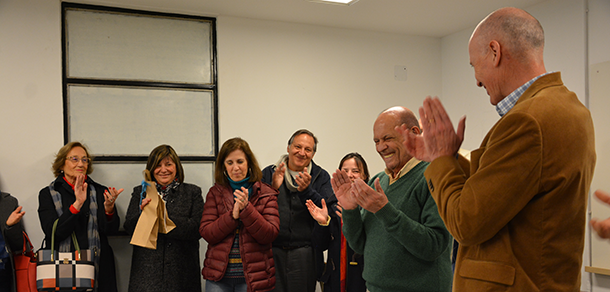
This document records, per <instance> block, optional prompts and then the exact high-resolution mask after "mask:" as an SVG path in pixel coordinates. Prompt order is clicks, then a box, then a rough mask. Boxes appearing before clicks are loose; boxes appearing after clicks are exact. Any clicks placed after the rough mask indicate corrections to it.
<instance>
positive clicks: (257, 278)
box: [199, 182, 280, 292]
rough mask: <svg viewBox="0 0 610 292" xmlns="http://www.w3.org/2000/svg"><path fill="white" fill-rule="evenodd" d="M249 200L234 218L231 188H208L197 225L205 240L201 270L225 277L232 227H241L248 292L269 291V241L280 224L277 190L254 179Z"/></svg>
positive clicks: (272, 269) (214, 278) (207, 275)
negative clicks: (238, 217) (198, 224)
mask: <svg viewBox="0 0 610 292" xmlns="http://www.w3.org/2000/svg"><path fill="white" fill-rule="evenodd" d="M249 201H250V203H249V204H248V205H247V206H246V208H244V210H242V211H241V214H240V220H235V219H233V217H232V216H231V214H232V211H233V205H234V201H233V191H232V190H231V188H230V187H229V186H222V185H219V184H215V185H214V186H212V187H211V188H210V190H209V192H208V195H207V197H206V201H205V204H204V207H203V216H202V217H201V225H200V226H199V233H201V236H202V237H203V238H204V239H205V240H206V241H207V242H208V250H207V251H206V253H205V260H204V262H203V266H204V267H203V271H202V272H201V274H202V275H203V278H205V279H206V280H212V281H219V280H221V279H222V278H223V277H224V274H225V271H226V269H227V265H228V262H229V251H230V250H231V246H232V245H233V240H234V238H235V230H236V229H237V228H240V230H239V234H240V235H239V250H240V253H241V259H242V263H243V266H244V276H245V278H246V284H247V285H248V292H254V291H269V290H271V289H273V288H274V287H275V267H274V262H273V252H272V251H271V243H272V242H273V240H275V238H276V237H277V235H278V232H279V226H280V217H279V213H278V209H277V191H276V190H275V189H273V188H271V186H269V185H268V184H265V183H262V182H256V183H255V184H254V185H253V186H252V194H251V195H250V199H249ZM240 221H241V225H240Z"/></svg>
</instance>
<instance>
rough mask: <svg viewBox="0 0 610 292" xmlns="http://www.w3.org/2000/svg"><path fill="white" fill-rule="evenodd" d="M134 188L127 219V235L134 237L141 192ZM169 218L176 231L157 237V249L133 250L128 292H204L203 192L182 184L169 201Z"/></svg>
mask: <svg viewBox="0 0 610 292" xmlns="http://www.w3.org/2000/svg"><path fill="white" fill-rule="evenodd" d="M141 191H142V186H137V187H135V188H133V193H132V194H131V201H130V202H129V208H128V209H127V214H126V215H125V224H124V225H123V226H124V227H125V231H127V232H128V233H129V234H133V232H134V230H135V228H136V224H137V223H138V219H139V218H140V192H141ZM166 199H167V201H166V208H167V215H168V216H169V218H170V219H171V220H172V221H173V222H174V223H175V224H176V228H174V229H173V230H172V231H170V232H168V233H167V234H161V233H159V234H158V236H157V249H148V248H144V247H139V246H135V245H134V246H133V255H132V257H131V275H130V278H129V291H131V292H136V291H146V292H154V291H160V292H169V291H177V292H178V291H180V292H182V291H189V292H191V291H193V292H196V291H199V292H200V291H201V261H200V260H199V239H200V238H201V235H200V234H199V222H200V220H201V216H202V214H203V197H202V196H201V188H199V187H198V186H196V185H192V184H187V183H182V184H180V185H179V186H178V187H177V188H176V189H173V190H170V191H169V194H168V195H167V197H166Z"/></svg>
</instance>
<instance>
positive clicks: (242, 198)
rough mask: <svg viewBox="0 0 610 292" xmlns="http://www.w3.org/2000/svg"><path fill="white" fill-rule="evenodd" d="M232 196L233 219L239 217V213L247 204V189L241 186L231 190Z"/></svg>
mask: <svg viewBox="0 0 610 292" xmlns="http://www.w3.org/2000/svg"><path fill="white" fill-rule="evenodd" d="M233 197H235V204H234V205H233V214H232V215H233V219H239V213H241V211H242V210H243V209H244V208H246V206H248V203H249V201H248V189H246V188H245V187H241V189H237V190H235V192H233Z"/></svg>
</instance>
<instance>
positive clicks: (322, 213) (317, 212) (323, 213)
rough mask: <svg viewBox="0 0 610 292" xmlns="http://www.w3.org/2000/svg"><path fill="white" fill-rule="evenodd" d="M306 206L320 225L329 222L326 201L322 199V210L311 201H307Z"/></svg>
mask: <svg viewBox="0 0 610 292" xmlns="http://www.w3.org/2000/svg"><path fill="white" fill-rule="evenodd" d="M305 205H307V210H309V214H311V217H313V219H315V220H316V221H318V223H319V224H320V225H325V224H326V222H327V221H328V208H327V207H326V202H325V201H324V199H322V208H319V207H318V206H316V204H314V202H313V201H311V200H307V201H306V202H305Z"/></svg>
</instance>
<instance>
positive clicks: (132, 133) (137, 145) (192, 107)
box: [68, 85, 214, 157]
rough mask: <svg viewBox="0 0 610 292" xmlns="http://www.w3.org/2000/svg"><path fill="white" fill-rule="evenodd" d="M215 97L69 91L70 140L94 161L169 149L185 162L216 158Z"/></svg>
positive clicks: (207, 93) (82, 88)
mask: <svg viewBox="0 0 610 292" xmlns="http://www.w3.org/2000/svg"><path fill="white" fill-rule="evenodd" d="M212 97H213V93H212V92H210V91H205V90H199V91H196V90H171V89H144V88H124V87H109V86H77V85H69V86H68V108H69V110H68V112H69V118H70V121H69V125H70V126H69V140H70V141H81V142H83V143H85V144H87V146H88V147H89V148H90V151H91V152H92V153H93V154H94V155H106V156H148V154H149V153H150V151H151V150H152V149H153V148H154V147H156V146H158V145H160V144H169V145H171V146H172V147H174V149H176V152H177V153H178V155H180V156H208V157H213V156H214V145H213V141H214V127H213V125H214V119H213V117H214V111H213V106H214V105H213V98H212Z"/></svg>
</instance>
